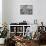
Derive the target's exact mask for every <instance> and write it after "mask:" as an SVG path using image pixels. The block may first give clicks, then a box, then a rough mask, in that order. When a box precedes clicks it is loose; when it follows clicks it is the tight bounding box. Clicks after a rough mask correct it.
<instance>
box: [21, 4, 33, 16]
mask: <svg viewBox="0 0 46 46" xmlns="http://www.w3.org/2000/svg"><path fill="white" fill-rule="evenodd" d="M32 13H33V6H32V5H20V14H22V15H32Z"/></svg>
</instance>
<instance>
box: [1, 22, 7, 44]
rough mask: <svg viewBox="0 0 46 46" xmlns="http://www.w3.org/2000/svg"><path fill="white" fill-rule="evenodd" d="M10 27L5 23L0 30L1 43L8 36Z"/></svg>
mask: <svg viewBox="0 0 46 46" xmlns="http://www.w3.org/2000/svg"><path fill="white" fill-rule="evenodd" d="M7 33H8V29H7V24H6V23H5V24H3V31H0V44H4V40H5V38H6V37H7Z"/></svg>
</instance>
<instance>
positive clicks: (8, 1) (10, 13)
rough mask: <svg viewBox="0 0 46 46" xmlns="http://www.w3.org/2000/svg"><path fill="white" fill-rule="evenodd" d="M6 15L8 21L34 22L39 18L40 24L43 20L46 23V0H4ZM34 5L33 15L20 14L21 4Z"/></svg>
mask: <svg viewBox="0 0 46 46" xmlns="http://www.w3.org/2000/svg"><path fill="white" fill-rule="evenodd" d="M4 2H5V3H4V16H5V17H6V18H5V17H3V18H4V19H3V20H5V21H6V22H7V23H12V22H22V21H23V20H26V21H27V22H28V23H30V24H31V23H33V22H34V19H37V21H38V24H40V22H41V21H43V22H44V24H45V25H46V0H4ZM23 4H27V5H33V14H32V15H20V5H23Z"/></svg>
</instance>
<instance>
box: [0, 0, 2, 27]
mask: <svg viewBox="0 0 46 46" xmlns="http://www.w3.org/2000/svg"><path fill="white" fill-rule="evenodd" d="M0 27H2V0H0Z"/></svg>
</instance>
